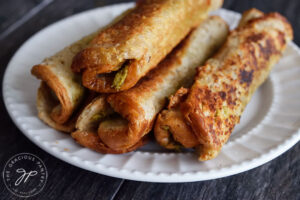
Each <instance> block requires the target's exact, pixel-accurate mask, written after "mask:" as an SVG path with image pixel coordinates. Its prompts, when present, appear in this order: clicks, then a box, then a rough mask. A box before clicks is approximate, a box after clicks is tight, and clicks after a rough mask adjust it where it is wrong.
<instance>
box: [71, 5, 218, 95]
mask: <svg viewBox="0 0 300 200" xmlns="http://www.w3.org/2000/svg"><path fill="white" fill-rule="evenodd" d="M222 2H223V1H222V0H181V1H178V0H144V1H139V2H138V3H137V6H136V7H135V8H134V9H133V10H132V11H131V12H129V13H128V14H127V15H125V16H124V17H123V18H122V19H121V20H120V21H118V22H117V23H115V24H114V25H112V26H111V27H109V28H107V29H105V30H103V31H102V32H100V33H99V35H98V36H97V37H96V38H95V39H94V40H93V41H92V42H91V44H90V45H89V46H88V47H87V48H85V49H84V50H82V51H81V52H80V53H79V54H78V55H77V56H76V57H75V58H74V60H73V64H72V69H73V71H74V72H83V75H82V82H83V85H84V86H85V87H87V88H89V89H91V90H94V91H97V92H102V93H111V92H117V91H122V90H127V89H129V88H131V87H133V86H134V85H135V84H136V83H137V82H138V80H139V79H141V78H142V77H143V76H145V75H146V74H147V73H148V72H149V71H150V70H151V69H152V68H154V67H156V66H157V64H158V63H159V62H160V61H161V60H162V59H163V58H164V57H165V56H166V55H167V54H168V53H169V52H170V51H171V50H172V49H173V48H174V47H175V46H176V45H177V44H178V43H179V42H180V41H181V40H182V39H183V38H184V37H185V36H186V35H187V34H188V33H189V32H190V30H191V29H192V28H193V27H195V26H197V25H198V24H199V23H200V22H201V21H202V20H203V19H204V18H205V17H206V16H207V15H208V13H209V11H211V10H214V9H216V8H219V7H220V6H221V5H222ZM124 65H126V66H127V67H128V72H127V74H126V77H125V78H124V80H123V82H122V84H120V86H119V87H114V84H113V81H114V78H115V73H116V72H117V71H118V70H120V69H121V68H122V67H124Z"/></svg>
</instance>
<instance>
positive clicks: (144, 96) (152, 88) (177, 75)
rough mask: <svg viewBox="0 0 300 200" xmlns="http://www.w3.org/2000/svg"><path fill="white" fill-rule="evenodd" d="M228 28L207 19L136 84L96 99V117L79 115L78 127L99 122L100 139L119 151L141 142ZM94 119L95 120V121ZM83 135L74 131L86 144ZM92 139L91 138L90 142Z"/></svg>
mask: <svg viewBox="0 0 300 200" xmlns="http://www.w3.org/2000/svg"><path fill="white" fill-rule="evenodd" d="M228 32H229V31H228V27H227V24H226V23H225V22H224V21H223V20H222V19H221V18H219V17H216V16H213V17H209V18H208V19H206V20H204V22H203V23H202V24H201V25H200V26H199V27H198V28H197V29H195V30H193V31H192V32H191V33H190V34H189V35H188V36H187V37H186V38H185V39H184V40H183V41H182V42H181V43H180V45H178V46H177V47H176V48H175V49H174V50H173V52H172V53H171V54H170V55H169V56H168V57H167V58H166V59H165V60H164V61H162V62H161V63H160V64H159V66H158V67H157V68H155V69H154V70H152V71H151V72H150V73H149V74H147V76H146V77H144V78H143V79H142V80H141V81H139V83H138V84H137V85H136V86H135V87H133V88H131V89H129V90H127V91H123V92H120V93H115V94H110V95H108V96H107V98H106V101H104V100H103V99H104V98H103V97H102V98H103V99H101V100H96V101H99V104H98V105H96V103H94V104H93V107H94V108H93V109H91V108H90V109H88V108H87V109H85V110H86V111H87V113H89V114H88V115H89V116H93V117H86V116H85V117H82V118H80V117H79V119H83V120H78V121H77V129H78V130H80V129H83V128H84V127H85V128H86V127H89V126H87V125H86V124H93V126H92V127H93V130H94V128H95V126H97V129H98V131H97V132H98V136H99V138H98V139H97V141H101V144H102V145H103V146H106V147H108V148H109V149H111V150H114V151H116V152H118V151H121V152H122V151H127V150H128V149H132V148H133V147H136V146H138V145H139V144H140V142H141V138H144V137H145V136H147V133H148V132H149V131H150V130H151V129H152V126H153V123H154V120H155V117H156V115H157V114H158V112H159V111H160V110H161V109H162V108H163V106H164V105H165V104H166V101H167V97H169V96H170V95H171V94H172V93H174V92H175V91H176V90H177V88H179V87H181V86H182V85H185V84H191V77H194V75H195V73H196V67H197V66H199V65H200V64H201V63H203V62H204V61H205V60H206V59H207V58H208V57H209V56H210V55H212V53H213V52H214V51H215V50H216V49H217V48H218V47H220V46H221V45H222V44H223V42H224V41H225V40H226V37H227V34H228ZM100 102H101V103H100ZM100 118H101V119H100ZM93 119H96V121H94V122H93V123H92V121H93ZM84 120H85V122H84ZM80 122H83V124H85V125H84V126H83V128H80V127H79V126H80ZM76 132H78V131H76ZM83 135H84V134H83V133H81V135H78V133H73V134H72V136H73V137H74V138H75V137H77V138H76V140H77V141H78V142H79V143H81V144H83V145H85V146H87V142H86V141H87V140H85V142H83V140H84V138H83ZM93 137H94V138H95V135H93ZM80 140H81V141H80ZM92 140H93V139H92V138H90V142H88V144H91V143H92ZM98 143H99V142H98ZM95 146H96V145H95ZM94 149H95V148H94ZM98 149H100V147H99V145H98ZM98 151H100V152H104V150H103V151H102V150H98ZM108 153H109V152H108Z"/></svg>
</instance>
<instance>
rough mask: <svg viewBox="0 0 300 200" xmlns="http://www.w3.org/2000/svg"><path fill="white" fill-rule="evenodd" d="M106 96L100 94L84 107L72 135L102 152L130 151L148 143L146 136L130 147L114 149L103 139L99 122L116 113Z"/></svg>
mask: <svg viewBox="0 0 300 200" xmlns="http://www.w3.org/2000/svg"><path fill="white" fill-rule="evenodd" d="M105 98H106V96H105V95H99V96H98V97H96V98H95V99H94V100H93V101H92V102H90V103H89V104H88V105H87V106H86V107H85V108H84V109H83V111H82V112H81V114H80V115H79V117H78V119H77V122H76V129H77V130H76V131H75V132H73V133H72V137H73V138H74V139H75V140H76V141H77V142H78V143H79V144H81V145H82V146H85V147H88V148H90V149H92V150H94V151H97V152H100V153H110V154H121V153H126V152H130V151H133V150H135V149H137V148H138V147H140V146H142V145H144V144H145V143H147V141H148V138H147V137H144V138H143V139H142V140H140V141H139V142H137V143H136V144H135V145H134V146H132V147H130V148H127V149H126V148H125V149H121V150H114V149H111V148H109V147H108V146H107V145H105V144H104V143H103V142H102V141H101V139H100V138H99V136H98V134H97V128H98V126H99V123H100V122H101V121H103V120H104V119H105V118H106V117H107V116H109V115H112V114H113V113H114V111H113V109H112V108H111V107H110V105H109V104H108V103H107V102H106V100H105Z"/></svg>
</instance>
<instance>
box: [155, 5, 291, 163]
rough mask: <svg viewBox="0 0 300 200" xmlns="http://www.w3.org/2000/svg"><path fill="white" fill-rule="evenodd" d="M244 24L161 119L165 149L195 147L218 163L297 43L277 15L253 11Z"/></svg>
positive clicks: (157, 130)
mask: <svg viewBox="0 0 300 200" xmlns="http://www.w3.org/2000/svg"><path fill="white" fill-rule="evenodd" d="M249 15H251V16H252V17H250V16H249ZM246 19H247V20H246ZM247 21H248V22H247ZM241 22H242V23H241V24H240V27H239V28H237V29H236V30H235V31H233V32H231V34H230V36H229V37H228V39H227V41H226V43H225V45H224V46H223V47H222V48H221V49H220V51H219V52H218V53H217V54H216V55H215V56H214V57H213V58H211V59H209V60H208V61H207V62H206V64H205V65H204V66H202V67H199V68H198V72H197V75H196V77H195V82H194V84H193V85H192V87H191V89H190V90H189V91H187V90H185V91H184V89H181V91H178V92H177V93H176V95H175V96H174V97H173V98H172V99H173V101H172V102H171V103H170V105H169V108H168V110H165V111H163V112H162V113H161V114H160V116H159V117H158V120H157V122H156V125H155V136H156V139H157V140H158V142H159V143H160V144H161V145H163V146H165V147H167V148H169V149H176V147H177V146H178V145H182V146H184V147H188V148H190V147H195V148H196V152H197V154H198V155H199V160H201V161H205V160H210V159H213V158H215V157H216V156H217V155H218V153H219V152H220V150H221V148H222V146H223V145H224V144H225V143H226V142H227V140H228V138H229V136H230V134H231V132H232V131H233V129H234V127H235V125H236V124H238V123H239V121H240V117H241V115H242V113H243V111H244V109H245V107H246V105H247V104H248V102H249V101H250V99H251V97H252V95H253V93H254V92H255V91H256V89H257V88H258V87H259V86H260V85H261V84H262V83H263V82H264V81H265V80H266V79H267V77H268V75H269V73H270V71H271V69H272V67H273V66H274V64H275V63H277V62H278V60H279V59H280V57H281V55H282V53H283V51H284V50H285V48H286V45H287V42H289V41H291V40H292V38H293V30H292V27H291V25H290V24H289V23H288V22H287V20H286V19H285V18H284V17H282V16H281V15H280V14H277V13H271V14H267V15H264V14H262V13H260V12H259V11H257V10H251V11H248V12H247V13H245V14H244V15H243V18H242V20H241ZM179 130H180V131H181V132H180V131H179Z"/></svg>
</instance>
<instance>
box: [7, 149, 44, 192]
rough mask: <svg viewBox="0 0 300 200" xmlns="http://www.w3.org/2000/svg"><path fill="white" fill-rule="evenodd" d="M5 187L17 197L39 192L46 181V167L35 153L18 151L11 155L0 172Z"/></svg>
mask: <svg viewBox="0 0 300 200" xmlns="http://www.w3.org/2000/svg"><path fill="white" fill-rule="evenodd" d="M2 177H3V181H4V183H5V186H6V187H7V189H8V190H9V191H10V192H12V193H13V194H14V195H16V196H19V197H31V196H34V195H37V194H38V193H40V192H41V191H42V190H43V188H44V186H45V184H46V182H47V177H48V173H47V169H46V166H45V164H44V163H43V161H42V160H41V159H40V158H39V157H37V156H36V155H33V154H30V153H20V154H17V155H14V156H13V157H11V158H10V159H9V160H8V161H7V162H6V164H5V166H4V169H3V172H2Z"/></svg>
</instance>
